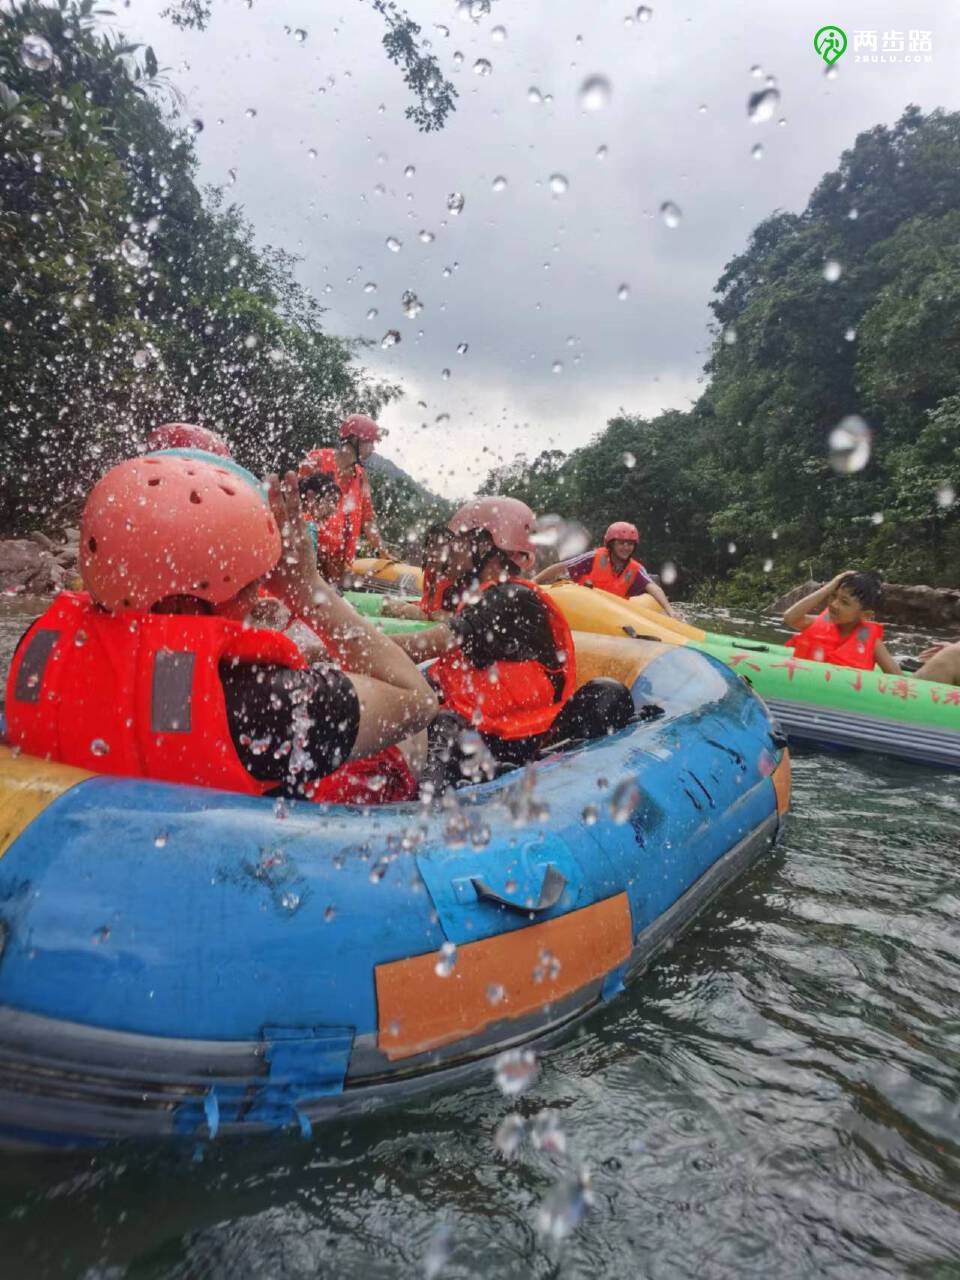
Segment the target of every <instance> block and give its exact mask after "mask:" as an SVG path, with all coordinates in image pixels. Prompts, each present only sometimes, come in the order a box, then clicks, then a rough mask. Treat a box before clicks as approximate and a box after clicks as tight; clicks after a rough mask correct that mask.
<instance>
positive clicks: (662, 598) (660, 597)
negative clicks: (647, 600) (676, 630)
mask: <svg viewBox="0 0 960 1280" xmlns="http://www.w3.org/2000/svg"><path fill="white" fill-rule="evenodd" d="M644 591H646V593H647V595H648V596H653V598H654V600H656V602H657V604H658V605H659V606H660V608H661V609H662V610H663V611H664V613H665V614H666V615H667V617H668V618H675V617H676V616H677V615H676V614H675V613H674V611H673V608H672V606H671V604H670V601H669V600H668V599H667V594H666V592H665V591H664V589H663V587H660V586H658V585H657V584H656V583H655V582H648V583H647V585H646V586H645V587H644Z"/></svg>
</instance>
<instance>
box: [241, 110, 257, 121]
mask: <svg viewBox="0 0 960 1280" xmlns="http://www.w3.org/2000/svg"><path fill="white" fill-rule="evenodd" d="M243 114H244V115H245V116H246V117H247V119H248V120H252V119H253V118H254V116H256V114H257V108H256V107H247V109H246V111H245V112H244V113H243Z"/></svg>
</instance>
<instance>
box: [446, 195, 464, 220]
mask: <svg viewBox="0 0 960 1280" xmlns="http://www.w3.org/2000/svg"><path fill="white" fill-rule="evenodd" d="M465 204H466V199H465V197H464V196H463V195H461V193H460V192H459V191H451V193H450V194H449V195H448V196H447V212H448V213H449V214H450V215H451V216H452V217H454V218H456V217H457V216H458V214H461V213H462V212H463V206H464V205H465Z"/></svg>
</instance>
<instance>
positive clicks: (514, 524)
mask: <svg viewBox="0 0 960 1280" xmlns="http://www.w3.org/2000/svg"><path fill="white" fill-rule="evenodd" d="M533 523H534V515H533V512H532V511H531V510H530V508H529V507H528V506H527V504H526V503H525V502H521V501H520V499H519V498H474V499H473V501H472V502H468V503H467V504H466V506H463V507H461V508H460V510H459V511H457V512H456V513H455V514H454V515H452V516H451V517H450V523H449V524H448V526H447V527H448V528H449V530H450V532H451V533H459V534H462V533H472V532H474V531H475V530H478V529H483V530H485V531H486V532H487V533H489V535H490V537H491V538H492V539H493V545H494V546H495V547H496V548H497V550H498V551H503V552H504V553H505V554H506V555H508V556H509V557H510V559H511V560H515V561H516V562H517V564H518V565H519V566H520V568H521V569H531V568H532V567H533V563H534V560H535V559H536V547H535V546H534V544H533V542H532V541H531V540H530V535H531V534H532V533H533Z"/></svg>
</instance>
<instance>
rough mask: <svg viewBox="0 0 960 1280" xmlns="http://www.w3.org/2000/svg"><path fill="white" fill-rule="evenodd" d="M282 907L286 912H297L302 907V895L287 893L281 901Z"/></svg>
mask: <svg viewBox="0 0 960 1280" xmlns="http://www.w3.org/2000/svg"><path fill="white" fill-rule="evenodd" d="M280 905H281V907H283V909H284V911H296V909H297V907H299V905H300V895H299V894H298V893H285V894H284V895H283V897H282V898H281V899H280Z"/></svg>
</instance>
